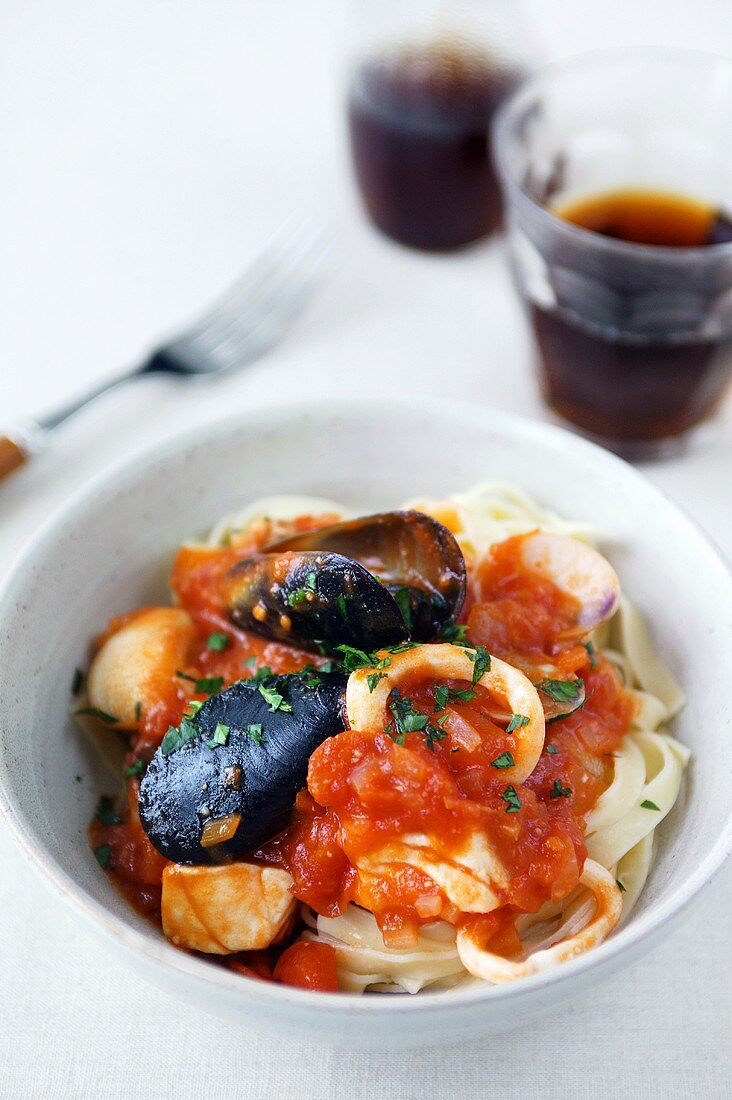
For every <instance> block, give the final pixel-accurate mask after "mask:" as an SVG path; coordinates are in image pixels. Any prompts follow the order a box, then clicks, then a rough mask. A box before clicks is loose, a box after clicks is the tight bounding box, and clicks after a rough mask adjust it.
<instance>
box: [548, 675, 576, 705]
mask: <svg viewBox="0 0 732 1100" xmlns="http://www.w3.org/2000/svg"><path fill="white" fill-rule="evenodd" d="M536 686H537V688H538V689H539V691H543V692H544V694H545V695H548V696H549V698H550V699H553V700H554V701H555V702H556V703H569V702H571V701H572V700H573V699H579V696H580V692H581V691H582V688H583V687H584V684H583V682H582V680H581V678H580V677H579V676H578V677H577V679H576V680H542V681H541V682H540V683H538V684H537V685H536Z"/></svg>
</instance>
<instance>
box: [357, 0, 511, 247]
mask: <svg viewBox="0 0 732 1100" xmlns="http://www.w3.org/2000/svg"><path fill="white" fill-rule="evenodd" d="M361 8H362V15H363V16H364V17H365V22H366V25H367V29H366V30H365V32H364V34H363V35H362V41H361V42H360V48H359V51H358V53H357V56H356V59H355V61H354V63H353V66H352V73H351V80H350V87H349V93H348V121H349V133H350V143H351V152H352V156H353V164H354V169H355V175H356V181H357V184H358V187H359V190H360V192H361V197H362V200H363V204H364V206H365V208H366V211H367V213H368V215H369V217H370V218H371V221H372V222H373V223H374V225H376V226H377V227H378V228H379V229H380V230H382V232H384V233H386V234H387V235H388V236H389V237H391V238H392V239H393V240H396V241H399V242H400V243H401V244H406V245H410V246H412V247H413V248H420V249H428V250H436V251H444V250H449V249H453V248H459V247H461V246H462V245H466V244H469V243H470V242H472V241H476V240H478V239H480V238H481V237H485V236H487V235H488V234H489V233H492V232H493V231H494V230H495V229H497V228H498V227H499V226H500V225H501V196H500V188H499V185H498V180H497V178H496V173H495V168H494V164H493V156H492V152H491V146H490V123H491V120H492V118H493V115H494V113H495V111H496V109H497V107H498V105H499V104H500V103H501V102H502V101H503V100H504V99H505V98H506V96H507V95H508V94H509V93H510V92H511V91H512V90H513V89H514V88H515V87H516V86H517V84H518V83H519V81H520V79H521V76H522V74H523V72H524V70H525V68H526V65H527V64H528V60H527V58H528V56H529V51H528V50H527V43H528V42H530V34H529V32H528V31H527V30H526V29H525V28H524V26H523V22H522V17H521V6H520V4H518V3H516V4H515V6H510V5H506V4H505V2H500V0H462V2H456V3H445V2H439V3H437V2H435V0H411V2H410V0H392V2H391V3H390V5H389V6H388V7H387V6H386V5H384V4H379V3H374V0H361Z"/></svg>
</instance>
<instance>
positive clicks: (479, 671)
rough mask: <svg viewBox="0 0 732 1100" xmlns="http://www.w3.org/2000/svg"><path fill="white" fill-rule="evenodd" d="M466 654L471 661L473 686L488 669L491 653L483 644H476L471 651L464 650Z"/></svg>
mask: <svg viewBox="0 0 732 1100" xmlns="http://www.w3.org/2000/svg"><path fill="white" fill-rule="evenodd" d="M466 656H467V658H468V660H469V661H472V662H473V687H475V685H476V684H477V683H478V682H479V681H480V680H481V679H482V677H483V676H485V674H486V672H489V671H490V667H491V655H490V653H489V652H488V650H487V649H486V648H485V646H483V645H477V646H475V647H474V649H473V650H472V652H471V651H470V650H466Z"/></svg>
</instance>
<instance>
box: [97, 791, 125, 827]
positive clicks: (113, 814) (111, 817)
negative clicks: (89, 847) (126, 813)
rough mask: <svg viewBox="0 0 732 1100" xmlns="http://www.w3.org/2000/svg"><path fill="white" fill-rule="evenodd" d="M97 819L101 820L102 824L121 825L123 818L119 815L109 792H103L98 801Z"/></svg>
mask: <svg viewBox="0 0 732 1100" xmlns="http://www.w3.org/2000/svg"><path fill="white" fill-rule="evenodd" d="M94 816H95V817H96V819H97V821H101V823H102V825H121V824H122V818H121V817H120V816H119V814H118V813H117V811H116V810H115V808H114V802H113V801H112V799H111V798H110V797H109V795H108V794H103V795H102V797H101V798H100V799H99V802H98V803H97V808H96V811H95V813H94Z"/></svg>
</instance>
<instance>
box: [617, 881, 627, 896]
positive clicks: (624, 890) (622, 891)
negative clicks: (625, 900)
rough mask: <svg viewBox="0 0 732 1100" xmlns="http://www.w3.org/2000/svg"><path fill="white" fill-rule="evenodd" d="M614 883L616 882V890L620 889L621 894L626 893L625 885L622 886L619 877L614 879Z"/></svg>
mask: <svg viewBox="0 0 732 1100" xmlns="http://www.w3.org/2000/svg"><path fill="white" fill-rule="evenodd" d="M615 884H616V886H617V888H618V890H620V892H621V894H625V893H626V889H625V887H624V886H623V884H622V882H621V881H620V879H619V878H616V879H615Z"/></svg>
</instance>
